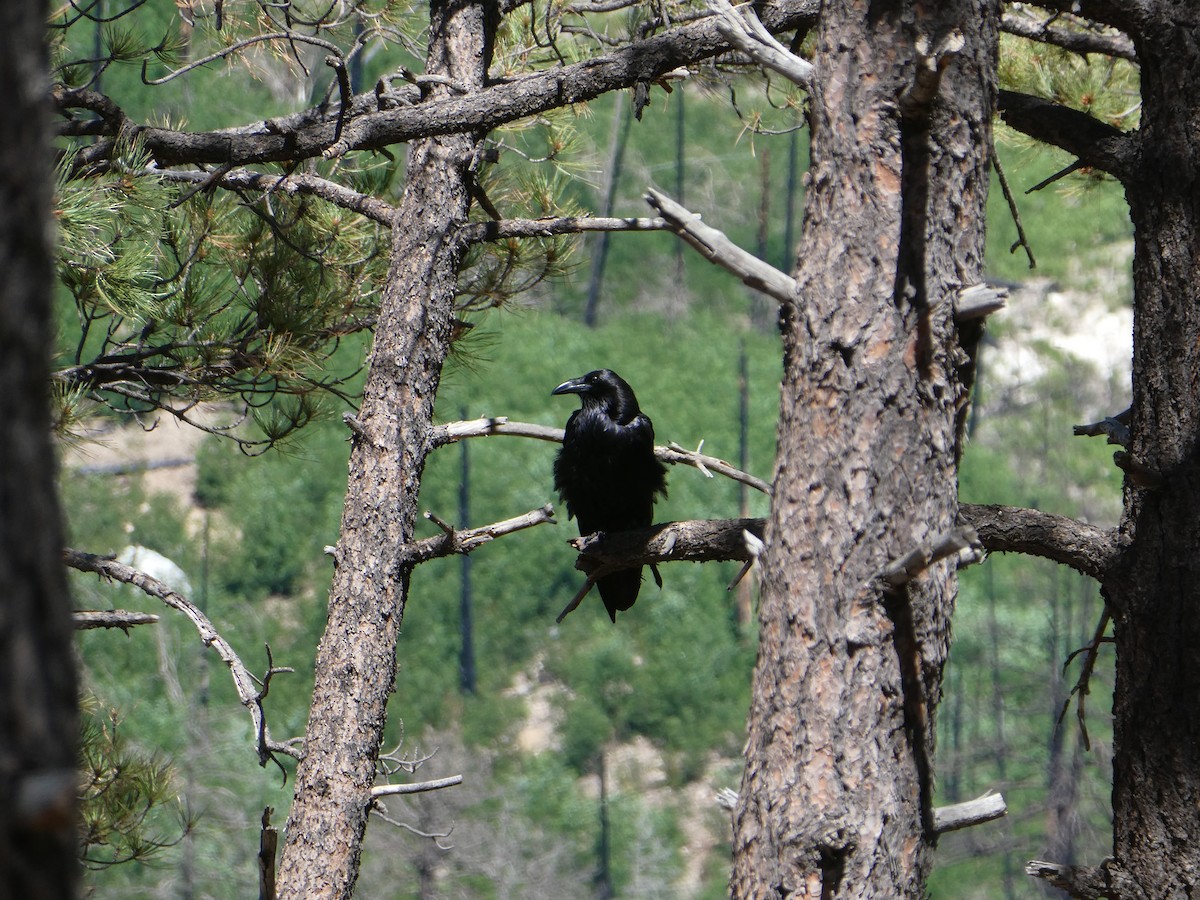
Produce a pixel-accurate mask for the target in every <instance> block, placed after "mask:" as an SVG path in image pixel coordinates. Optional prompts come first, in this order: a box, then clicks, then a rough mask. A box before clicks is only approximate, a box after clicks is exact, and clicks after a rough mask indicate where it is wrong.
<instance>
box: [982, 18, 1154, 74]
mask: <svg viewBox="0 0 1200 900" xmlns="http://www.w3.org/2000/svg"><path fill="white" fill-rule="evenodd" d="M1059 19H1060V14H1058V13H1055V14H1053V15H1050V16H1048V17H1047V18H1046V19H1045V20H1044V21H1042V20H1041V17H1040V16H1038V17H1035V16H1034V15H1033V14H1032V12H1031V11H1027V12H1025V14H1021V13H1017V12H1013V11H1012V10H1006V11H1005V12H1004V13H1003V14H1002V15H1001V17H1000V30H1001V31H1003V32H1005V33H1007V34H1011V35H1013V36H1015V37H1021V38H1026V39H1027V40H1031V41H1038V42H1040V43H1043V44H1052V45H1054V46H1055V47H1062V48H1063V49H1064V50H1069V51H1070V52H1072V53H1078V54H1080V55H1081V56H1085V55H1087V54H1089V53H1099V54H1102V55H1104V56H1113V57H1116V58H1117V59H1127V60H1129V61H1130V62H1137V51H1136V50H1135V49H1134V46H1133V41H1131V40H1130V39H1129V36H1128V35H1126V34H1123V33H1121V32H1119V31H1112V30H1106V31H1093V30H1089V29H1084V28H1063V27H1061V26H1058V25H1055V24H1053V23H1054V22H1056V21H1058V20H1059Z"/></svg>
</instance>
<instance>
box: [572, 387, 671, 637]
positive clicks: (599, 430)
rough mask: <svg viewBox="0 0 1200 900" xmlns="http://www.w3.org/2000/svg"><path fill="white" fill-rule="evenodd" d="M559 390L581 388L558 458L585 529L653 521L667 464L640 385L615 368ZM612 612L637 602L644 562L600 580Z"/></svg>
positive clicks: (636, 525) (612, 615)
mask: <svg viewBox="0 0 1200 900" xmlns="http://www.w3.org/2000/svg"><path fill="white" fill-rule="evenodd" d="M553 393H555V394H578V395H579V399H580V400H581V401H582V405H581V406H580V408H579V409H577V410H575V412H573V413H571V417H570V418H569V419H567V428H566V433H565V435H564V438H563V447H562V450H561V451H559V454H558V458H557V459H555V461H554V486H555V488H557V490H558V493H559V496H560V497H561V498H562V500H563V502H564V503H566V504H567V515H568V516H574V517H575V519H576V520H578V522H579V533H580V534H581V535H588V534H593V533H595V532H597V531H603V532H615V531H628V530H630V529H634V528H645V527H646V526H648V525H650V524H651V523H652V522H653V521H654V500H655V495H656V494H662V495H663V496H664V497H665V496H666V493H667V481H666V474H667V470H666V467H665V466H663V464H662V463H660V462H659V461H658V460H657V459H656V458H655V456H654V425H653V424H652V423H651V422H650V419H649V418H648V417H647V416H646V415H645V414H644V413H643V412H642V411H641V409H640V408H639V407H638V402H637V397H635V396H634V393H633V389H632V388H631V387H630V386H629V385H628V384H627V383H626V382H625V380H624V379H623V378H621V377H620V376H619V375H617V373H616V372H613V371H611V370H609V369H600V370H598V371H595V372H589V373H588V374H587V375H584V376H583V377H582V378H575V379H572V380H571V381H567V382H564V383H563V384H560V385H559V386H558V387H556V388H555V389H554V391H553ZM596 586H597V587H598V588H599V589H600V599H602V600H603V601H604V606H605V608H606V609H607V610H608V615H609V618H611V619H612V620H613V622H616V621H617V612H618V611H624V610H627V609H629V608H630V607H631V606H633V603H634V601H635V600H637V595H638V591H639V590H640V589H641V586H642V569H641V567H640V566H639V567H637V568H634V569H628V570H625V571H621V572H614V573H612V574H611V575H606V576H605V577H603V578H601V579H599V580H598V581H597V582H596Z"/></svg>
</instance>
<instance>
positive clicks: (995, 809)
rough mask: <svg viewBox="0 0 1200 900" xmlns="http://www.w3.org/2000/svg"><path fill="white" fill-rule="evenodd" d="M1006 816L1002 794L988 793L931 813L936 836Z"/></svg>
mask: <svg viewBox="0 0 1200 900" xmlns="http://www.w3.org/2000/svg"><path fill="white" fill-rule="evenodd" d="M1006 815H1008V805H1007V804H1006V803H1005V802H1004V796H1003V795H1002V794H993V793H988V794H984V795H983V796H982V797H976V798H975V799H974V800H967V801H966V802H964V803H952V804H950V805H949V806H939V807H937V808H936V809H934V811H933V830H934V832H935V833H937V834H945V833H946V832H948V831H958V830H959V829H960V828H970V827H971V826H972V825H982V824H983V823H984V822H991V821H992V820H993V819H999V818H1000V817H1001V816H1006Z"/></svg>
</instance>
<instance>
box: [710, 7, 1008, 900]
mask: <svg viewBox="0 0 1200 900" xmlns="http://www.w3.org/2000/svg"><path fill="white" fill-rule="evenodd" d="M951 28H958V29H959V30H961V32H962V33H963V36H964V39H965V45H964V47H963V49H962V51H961V55H959V56H958V57H956V58H954V59H953V60H949V61H948V63H949V65H948V68H946V70H945V73H944V76H943V79H942V83H941V87H940V90H939V91H938V92H937V94H936V96H935V97H933V98H930V99H931V103H923V102H921V96H919V95H917V96H914V95H911V94H908V93H907V92H908V91H909V90H910V88H911V87H912V85H913V83H914V79H915V74H916V68H917V62H916V60H915V50H914V46H915V44H916V41H917V38H918V37H926V38H928V39H929V41H930V43H931V44H934V45H936V44H937V43H938V40H939V39H940V38H941V37H942V36H943V35H945V34H946V33H947V32H948V31H949V30H950V29H951ZM995 29H996V8H995V5H994V4H993V3H990V2H958V3H953V4H943V5H941V8H939V9H937V10H934V9H933V8H932V7H931V6H918V5H912V6H909V5H907V4H905V3H900V2H892V3H873V4H870V5H869V6H868V5H855V4H850V3H828V4H825V5H824V6H823V9H822V14H821V19H820V23H819V26H818V33H817V48H816V54H815V59H814V62H815V64H816V69H817V75H816V80H817V83H816V85H815V86H814V90H813V92H812V121H811V125H812V169H811V179H810V186H809V189H808V193H807V196H806V203H805V219H804V230H803V235H802V238H801V242H800V250H799V261H798V264H797V280H798V290H797V297H796V300H795V302H794V303H792V304H788V305H787V306H786V307H785V308H784V310H783V322H782V328H783V338H784V353H785V359H784V382H783V390H782V408H781V414H780V424H779V458H778V463H777V467H776V472H775V493H774V501H773V504H772V510H771V516H770V519H769V524H768V528H767V549H766V555H765V559H764V561H763V588H762V599H761V601H760V605H759V620H760V638H759V641H760V643H759V658H758V664H757V666H756V668H755V673H754V682H753V696H752V701H751V710H750V723H749V739H748V741H747V763H746V772H745V776H744V778H743V781H742V787H741V792H740V796H739V803H738V808H737V811H736V813H735V817H734V869H733V877H732V882H731V887H732V892H733V894H734V896H735V897H754V898H766V897H784V896H787V897H841V896H846V897H852V896H876V897H921V896H923V895H924V882H925V878H926V875H927V872H928V869H929V865H930V856H931V854H930V852H929V851H930V849H931V847H932V845H933V843H934V839H935V836H934V835H933V833H932V831H931V821H932V803H931V798H932V793H933V784H932V779H933V768H932V762H933V741H934V713H935V710H936V704H937V700H938V698H939V695H940V689H941V674H942V667H943V664H944V662H945V656H946V651H947V648H948V638H949V616H950V613H951V611H952V609H953V603H954V592H955V578H954V571H953V568H952V565H951V564H949V563H941V564H938V565H935V566H933V567H931V568H930V569H929V570H927V571H926V572H924V573H922V574H921V575H920V576H918V577H917V579H916V580H914V581H913V582H912V583H910V584H909V585H907V586H906V587H905V588H901V589H899V590H898V591H897V592H895V593H894V594H892V595H890V596H887V595H883V594H881V593H880V591H879V590H878V589H877V588H876V587H875V582H874V576H875V575H876V573H878V572H879V570H880V569H881V568H882V567H883V566H884V565H885V564H886V563H887V562H888V561H889V560H891V559H893V558H895V557H897V556H899V555H901V554H902V553H905V552H907V551H908V550H911V549H912V548H913V547H914V546H916V545H917V544H919V543H920V542H922V541H925V540H928V539H930V538H932V537H934V536H935V535H937V534H938V533H940V532H943V531H945V530H948V529H949V528H951V527H952V526H953V524H954V520H955V514H956V509H957V486H956V476H957V470H956V441H957V436H956V428H955V418H956V413H957V411H958V409H959V407H960V405H961V404H962V403H963V402H965V398H964V397H963V396H962V384H963V382H962V373H961V372H960V371H959V369H958V366H959V365H960V362H961V359H962V356H963V354H962V352H961V348H960V347H959V345H958V341H957V334H956V331H955V328H954V325H953V318H952V305H953V299H954V295H955V292H956V291H957V290H958V289H960V288H961V287H963V286H966V285H969V284H971V283H974V282H976V281H978V280H979V276H980V271H981V267H982V257H983V217H984V204H985V201H986V195H987V186H988V152H987V149H986V148H988V147H989V146H990V144H989V138H990V131H989V127H990V126H989V120H990V115H991V110H992V105H993V102H994V101H993V94H994V83H993V82H994V73H995V58H994V55H995V46H996V30H995ZM898 98H899V102H898Z"/></svg>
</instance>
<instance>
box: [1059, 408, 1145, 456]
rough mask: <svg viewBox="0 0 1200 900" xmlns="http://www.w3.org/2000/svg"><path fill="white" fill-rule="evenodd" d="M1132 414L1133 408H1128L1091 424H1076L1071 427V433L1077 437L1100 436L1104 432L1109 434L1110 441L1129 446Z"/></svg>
mask: <svg viewBox="0 0 1200 900" xmlns="http://www.w3.org/2000/svg"><path fill="white" fill-rule="evenodd" d="M1132 416H1133V410H1132V409H1127V410H1125V411H1124V412H1119V413H1117V414H1116V415H1115V416H1106V417H1104V418H1103V419H1101V420H1100V421H1099V422H1093V423H1092V424H1090V425H1076V426H1075V427H1074V428H1072V429H1071V433H1072V434H1074V435H1075V436H1076V437H1098V436H1100V435H1102V434H1103V435H1107V436H1108V443H1110V444H1117V445H1119V446H1121V447H1128V446H1129V440H1130V436H1129V422H1130V420H1131V418H1132Z"/></svg>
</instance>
